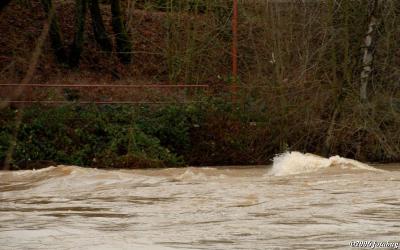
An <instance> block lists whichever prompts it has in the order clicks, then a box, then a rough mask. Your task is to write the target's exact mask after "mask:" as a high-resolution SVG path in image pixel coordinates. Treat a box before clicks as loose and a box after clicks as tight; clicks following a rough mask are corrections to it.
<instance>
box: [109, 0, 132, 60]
mask: <svg viewBox="0 0 400 250" xmlns="http://www.w3.org/2000/svg"><path fill="white" fill-rule="evenodd" d="M111 14H112V27H113V30H114V33H115V40H116V45H117V48H116V49H117V53H118V57H119V59H120V61H121V62H122V63H123V64H129V63H131V60H132V56H131V53H132V44H131V41H130V40H129V36H128V33H127V32H126V28H125V25H124V21H123V18H122V12H121V3H120V1H119V0H112V1H111Z"/></svg>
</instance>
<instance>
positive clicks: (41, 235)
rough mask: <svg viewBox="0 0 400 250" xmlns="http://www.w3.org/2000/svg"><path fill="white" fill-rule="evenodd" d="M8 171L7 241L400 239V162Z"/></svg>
mask: <svg viewBox="0 0 400 250" xmlns="http://www.w3.org/2000/svg"><path fill="white" fill-rule="evenodd" d="M381 168H383V169H385V170H384V171H369V170H365V169H341V168H332V169H325V170H321V171H316V172H312V173H304V174H296V175H285V176H274V175H272V174H270V172H271V169H270V167H258V168H222V169H216V168H183V169H160V170H107V171H106V170H97V169H86V168H79V167H71V166H58V167H50V168H46V169H42V170H37V171H18V172H2V173H0V248H1V249H348V248H349V243H350V242H351V241H355V240H374V241H385V242H386V241H389V242H400V223H399V222H400V190H399V188H400V171H397V170H398V169H400V166H394V165H391V166H381Z"/></svg>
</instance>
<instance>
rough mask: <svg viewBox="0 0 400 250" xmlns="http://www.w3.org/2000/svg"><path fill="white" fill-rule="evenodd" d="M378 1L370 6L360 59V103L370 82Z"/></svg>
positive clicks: (364, 100) (365, 98) (375, 37)
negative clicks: (361, 65)
mask: <svg viewBox="0 0 400 250" xmlns="http://www.w3.org/2000/svg"><path fill="white" fill-rule="evenodd" d="M378 8H379V0H374V1H373V2H372V3H371V5H370V18H369V24H368V31H367V33H366V35H365V38H364V49H363V50H364V51H363V52H364V53H363V58H362V63H363V69H362V71H361V88H360V98H361V101H363V102H366V101H367V88H368V82H369V80H370V75H371V72H372V70H373V68H372V64H373V60H374V50H375V46H376V40H377V25H378V22H379V19H378Z"/></svg>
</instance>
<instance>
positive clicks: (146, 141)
mask: <svg viewBox="0 0 400 250" xmlns="http://www.w3.org/2000/svg"><path fill="white" fill-rule="evenodd" d="M82 2H85V1H72V0H64V1H61V0H54V1H53V3H52V4H53V6H54V8H55V16H56V17H57V19H58V22H59V27H60V33H61V34H62V36H61V37H62V44H63V49H64V50H65V51H66V52H71V51H73V49H74V48H73V46H71V44H74V41H76V39H77V37H76V34H77V32H76V31H77V22H76V18H75V17H76V16H77V15H76V13H77V8H76V7H77V6H78V5H79V3H82ZM371 2H373V1H345V0H342V1H340V0H339V1H333V0H332V1H321V2H317V1H310V2H306V3H304V2H302V1H292V2H289V3H288V2H286V3H277V2H273V1H257V0H248V1H240V12H239V15H240V16H239V36H240V37H239V71H240V72H239V79H238V84H239V91H238V94H237V96H236V102H232V96H231V94H230V87H231V86H232V83H233V80H232V77H231V75H230V51H231V39H232V37H231V24H230V17H231V13H232V9H231V1H222V0H187V1H171V0H153V1H151V0H132V1H121V2H120V7H121V14H122V16H121V18H122V20H123V26H124V28H125V29H126V30H125V32H126V35H127V37H128V40H129V42H130V43H131V44H130V45H131V46H130V49H129V50H128V52H126V51H125V52H124V53H121V52H119V51H118V39H119V38H118V34H121V32H120V33H118V32H115V29H114V27H113V25H112V23H113V22H112V20H113V16H112V15H111V13H112V11H111V10H112V5H111V3H114V4H115V1H100V10H101V15H102V18H103V21H104V25H105V29H106V31H107V34H108V35H109V39H110V41H111V43H112V50H111V51H107V50H105V49H104V47H102V46H100V45H99V43H97V42H96V38H95V35H94V33H93V29H92V17H91V15H90V14H89V12H88V13H87V15H86V19H85V21H84V24H85V25H84V36H83V40H82V41H83V42H82V51H81V54H80V56H79V62H78V64H76V65H71V60H69V61H66V62H60V60H58V58H57V56H56V55H55V52H56V51H55V48H54V46H52V43H51V39H50V38H49V37H47V39H46V40H45V43H44V44H43V46H42V49H41V51H40V52H41V53H40V56H39V58H38V62H37V65H36V64H35V65H34V68H35V73H34V74H33V75H32V77H29V83H41V84H42V83H44V84H142V85H147V84H152V83H157V84H181V83H186V84H194V85H196V84H209V85H210V89H208V90H207V91H203V90H197V89H190V90H182V89H178V90H176V89H168V90H167V89H161V90H160V89H158V90H157V89H153V88H143V89H140V88H139V89H136V88H135V89H129V91H128V90H127V89H107V88H99V87H93V88H84V89H79V90H76V89H68V88H66V89H62V88H48V89H43V88H37V89H33V90H32V91H31V92H29V91H24V92H21V93H20V94H18V91H16V89H15V87H5V86H1V89H0V97H1V100H3V102H5V103H7V100H8V99H13V100H16V99H24V100H25V99H26V98H29V100H42V101H70V103H69V104H66V105H58V106H57V105H50V104H49V105H28V106H27V105H25V106H21V105H16V104H12V103H7V105H3V106H2V109H1V111H0V128H1V130H0V161H1V162H3V164H4V163H5V161H6V159H8V158H10V159H11V162H10V163H11V167H12V168H14V169H19V168H32V167H41V166H47V165H49V164H55V163H63V164H77V165H84V166H95V167H126V168H131V167H164V166H182V165H185V164H189V165H228V164H229V165H231V164H234V165H237V164H266V163H269V161H270V159H271V158H272V157H273V156H274V155H275V154H277V153H281V152H283V151H285V150H298V151H303V152H312V153H316V154H322V155H334V154H340V155H341V156H344V157H351V158H355V159H358V160H362V161H374V162H389V161H399V160H400V132H399V129H398V128H399V125H400V116H399V114H400V96H399V79H400V71H399V65H400V39H399V38H400V37H399V36H400V16H399V14H400V4H399V3H398V2H397V1H384V2H382V3H381V4H380V5H379V6H378V7H377V8H374V7H373V6H371ZM89 3H90V1H89ZM42 4H43V1H38V0H32V1H23V0H13V1H11V2H10V4H9V5H7V6H6V7H4V8H2V10H1V11H0V34H1V36H0V83H20V82H23V81H24V79H27V78H26V76H27V75H28V73H27V72H29V68H30V67H31V66H32V57H33V52H34V51H35V48H36V47H37V44H38V42H39V40H40V39H39V37H40V34H41V32H42V30H43V27H44V25H45V23H46V22H48V20H49V18H48V15H46V12H45V11H44V10H43V5H42ZM114 7H115V6H114ZM372 15H373V16H376V18H377V20H378V22H377V25H376V29H375V30H374V34H373V39H374V40H373V41H374V42H373V46H372V47H371V48H370V49H371V50H372V52H373V55H374V57H373V59H374V60H373V64H372V66H373V67H372V68H373V70H372V72H371V75H370V77H369V79H368V99H367V100H361V99H360V85H361V71H362V69H363V51H364V49H365V45H364V44H365V43H364V39H365V37H366V34H367V33H368V27H369V25H370V23H371V16H372ZM78 41H79V39H78ZM125 49H126V48H125ZM121 55H122V57H121ZM127 56H128V57H127ZM28 92H29V96H28V94H27V93H28ZM16 93H17V94H16ZM121 100H129V101H137V102H143V101H145V102H163V103H164V102H166V103H170V104H163V105H151V104H149V105H145V104H142V105H102V106H95V105H82V104H79V102H84V101H89V102H90V101H121ZM188 102H189V103H188ZM184 103H185V104H184ZM10 148H11V150H10ZM7 157H8V158H7Z"/></svg>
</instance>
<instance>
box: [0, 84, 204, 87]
mask: <svg viewBox="0 0 400 250" xmlns="http://www.w3.org/2000/svg"><path fill="white" fill-rule="evenodd" d="M0 86H4V87H13V86H15V87H38V88H95V87H96V88H97V87H98V88H208V87H209V85H206V84H199V85H195V84H170V85H168V84H166V85H163V84H148V85H138V84H135V85H127V84H116V85H110V84H107V85H105V84H104V85H103V84H74V85H72V84H16V83H4V84H0Z"/></svg>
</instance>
